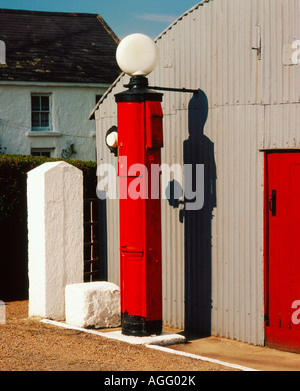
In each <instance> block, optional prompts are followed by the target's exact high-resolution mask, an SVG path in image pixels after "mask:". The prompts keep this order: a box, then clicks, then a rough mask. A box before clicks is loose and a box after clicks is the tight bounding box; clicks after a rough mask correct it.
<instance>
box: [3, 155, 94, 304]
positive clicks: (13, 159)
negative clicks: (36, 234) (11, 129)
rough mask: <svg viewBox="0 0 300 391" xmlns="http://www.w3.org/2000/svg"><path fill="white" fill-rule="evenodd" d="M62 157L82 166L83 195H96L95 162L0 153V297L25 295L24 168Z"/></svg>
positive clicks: (25, 189) (7, 297) (78, 166)
mask: <svg viewBox="0 0 300 391" xmlns="http://www.w3.org/2000/svg"><path fill="white" fill-rule="evenodd" d="M62 160H63V161H66V162H67V163H70V164H72V165H73V166H75V167H77V168H79V169H80V170H82V172H83V186H84V188H83V192H84V197H85V198H95V197H96V169H97V164H96V162H93V161H81V160H71V159H56V158H48V157H42V156H41V157H39V156H31V155H8V154H0V243H1V247H0V251H1V253H0V254H1V255H0V257H1V258H0V300H16V299H18V300H19V299H26V298H27V293H28V286H27V279H28V277H27V274H28V271H27V267H28V255H27V252H28V245H27V186H26V184H27V172H28V171H30V170H32V169H34V168H35V167H37V166H39V165H41V164H43V163H45V162H50V161H51V162H53V161H62Z"/></svg>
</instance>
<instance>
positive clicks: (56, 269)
mask: <svg viewBox="0 0 300 391" xmlns="http://www.w3.org/2000/svg"><path fill="white" fill-rule="evenodd" d="M27 205H28V274H29V316H41V317H44V318H49V319H54V320H64V319H65V286H66V285H67V284H73V283H81V282H83V176H82V171H81V170H79V169H77V168H76V167H74V166H72V165H70V164H68V163H66V162H64V161H60V162H48V163H44V164H42V165H41V166H39V167H37V168H35V169H33V170H31V171H30V172H29V173H28V179H27Z"/></svg>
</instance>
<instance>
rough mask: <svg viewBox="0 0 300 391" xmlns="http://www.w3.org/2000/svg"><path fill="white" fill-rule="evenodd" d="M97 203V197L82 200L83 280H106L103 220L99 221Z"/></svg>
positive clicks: (99, 214)
mask: <svg viewBox="0 0 300 391" xmlns="http://www.w3.org/2000/svg"><path fill="white" fill-rule="evenodd" d="M99 203H100V202H99V199H98V198H86V199H85V200H84V282H92V281H103V280H106V273H105V270H106V264H105V263H106V259H105V257H104V256H103V246H104V243H102V241H103V235H101V226H102V225H103V222H102V221H101V222H100V219H101V210H100V207H99ZM101 220H102V219H101ZM103 220H105V217H104V216H103Z"/></svg>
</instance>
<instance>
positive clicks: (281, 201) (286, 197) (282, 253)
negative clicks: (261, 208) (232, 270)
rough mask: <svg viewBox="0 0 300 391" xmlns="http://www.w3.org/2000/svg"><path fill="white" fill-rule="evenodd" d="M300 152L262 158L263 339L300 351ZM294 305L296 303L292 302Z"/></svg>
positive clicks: (275, 344)
mask: <svg viewBox="0 0 300 391" xmlns="http://www.w3.org/2000/svg"><path fill="white" fill-rule="evenodd" d="M299 201H300V153H298V152H276V153H268V154H266V158H265V246H266V247H265V248H266V251H265V276H266V277H265V295H266V296H265V300H266V301H265V341H266V344H267V345H269V346H276V347H279V348H283V349H287V350H293V351H296V350H297V351H300V322H299V324H298V319H299V320H300V317H299V316H298V317H297V314H296V313H295V311H297V308H298V307H297V306H295V305H294V308H293V303H295V302H296V301H297V300H300V262H299V254H300V240H299V238H300V223H299V222H300V202H299ZM296 304H297V303H296Z"/></svg>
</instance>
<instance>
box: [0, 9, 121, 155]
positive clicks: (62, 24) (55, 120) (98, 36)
mask: <svg viewBox="0 0 300 391" xmlns="http://www.w3.org/2000/svg"><path fill="white" fill-rule="evenodd" d="M0 40H1V42H2V43H3V48H4V49H5V51H6V53H5V56H2V58H5V59H6V64H4V63H3V62H4V61H1V62H2V64H0V147H1V149H0V152H6V153H15V154H26V155H30V154H32V155H44V156H50V157H64V158H66V157H70V158H75V159H80V160H95V159H96V141H95V123H94V122H93V121H88V120H87V119H86V118H87V116H88V114H89V113H90V111H91V110H92V108H93V107H94V106H95V104H96V102H97V101H98V100H99V98H100V97H101V96H102V95H103V93H104V92H105V91H106V89H107V88H108V86H109V85H110V84H111V83H112V82H113V80H115V78H116V77H117V76H118V74H119V73H120V72H119V68H118V66H117V64H116V60H115V50H116V47H117V44H118V42H119V40H118V38H117V37H116V35H115V34H114V33H113V31H112V30H111V29H110V28H109V27H108V25H107V24H106V23H105V21H104V20H103V19H102V17H101V16H100V15H94V14H80V13H76V14H75V13H59V12H35V11H21V10H8V9H0Z"/></svg>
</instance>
